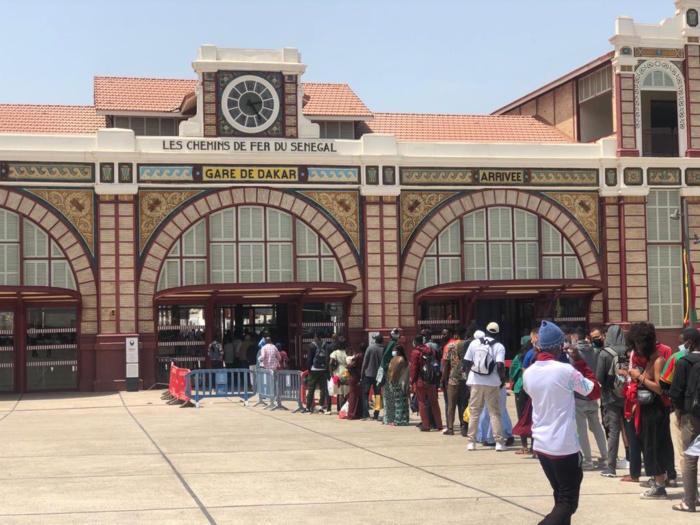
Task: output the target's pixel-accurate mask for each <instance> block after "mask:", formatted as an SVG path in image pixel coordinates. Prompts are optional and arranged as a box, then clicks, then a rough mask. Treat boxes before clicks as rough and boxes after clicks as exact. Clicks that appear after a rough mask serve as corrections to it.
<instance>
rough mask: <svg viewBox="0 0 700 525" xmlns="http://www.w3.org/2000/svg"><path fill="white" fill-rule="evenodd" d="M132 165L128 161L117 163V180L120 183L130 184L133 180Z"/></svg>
mask: <svg viewBox="0 0 700 525" xmlns="http://www.w3.org/2000/svg"><path fill="white" fill-rule="evenodd" d="M133 171H134V165H133V164H131V163H130V162H123V163H122V162H120V163H119V182H120V183H122V184H131V183H132V182H134V174H133Z"/></svg>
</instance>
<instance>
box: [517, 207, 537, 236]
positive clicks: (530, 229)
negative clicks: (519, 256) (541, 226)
mask: <svg viewBox="0 0 700 525" xmlns="http://www.w3.org/2000/svg"><path fill="white" fill-rule="evenodd" d="M515 238H516V240H519V241H535V240H537V216H536V215H535V214H534V213H530V212H528V211H524V210H515Z"/></svg>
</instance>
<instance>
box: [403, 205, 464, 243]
mask: <svg viewBox="0 0 700 525" xmlns="http://www.w3.org/2000/svg"><path fill="white" fill-rule="evenodd" d="M455 195H457V193H456V192H444V193H438V192H432V191H414V192H401V251H402V252H403V250H404V249H405V248H406V244H407V243H408V240H409V239H410V238H411V235H412V234H413V232H414V231H415V230H416V228H417V227H418V225H419V224H420V223H421V222H422V221H423V219H425V218H426V217H427V216H428V215H429V214H430V213H431V212H433V211H434V210H435V209H437V207H438V206H439V205H440V204H442V203H443V202H445V201H446V200H447V199H449V198H450V197H453V196H455Z"/></svg>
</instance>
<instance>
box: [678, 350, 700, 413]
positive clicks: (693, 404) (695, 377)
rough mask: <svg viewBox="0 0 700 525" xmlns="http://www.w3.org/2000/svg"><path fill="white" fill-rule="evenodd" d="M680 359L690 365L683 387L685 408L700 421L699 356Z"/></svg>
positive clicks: (694, 355)
mask: <svg viewBox="0 0 700 525" xmlns="http://www.w3.org/2000/svg"><path fill="white" fill-rule="evenodd" d="M691 356H693V358H692V359H691ZM681 359H687V360H688V362H689V363H690V364H691V365H692V366H691V368H690V372H688V382H687V383H686V387H685V408H686V410H687V411H688V412H689V413H690V414H691V415H692V416H693V417H694V418H696V419H700V355H697V354H690V355H687V356H683V357H682V358H681Z"/></svg>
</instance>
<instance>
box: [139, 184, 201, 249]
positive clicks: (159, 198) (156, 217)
mask: <svg viewBox="0 0 700 525" xmlns="http://www.w3.org/2000/svg"><path fill="white" fill-rule="evenodd" d="M200 193H202V191H197V190H192V191H182V190H141V191H140V192H139V231H140V237H139V252H142V251H143V249H144V248H145V246H146V245H147V244H148V240H149V239H150V238H151V235H153V233H154V232H155V231H156V230H157V229H158V227H159V226H160V225H161V224H162V223H163V221H165V219H166V218H167V217H168V216H169V215H170V214H171V213H172V212H173V211H175V210H176V209H177V208H178V207H179V206H180V205H182V203H184V202H185V201H187V200H189V199H191V198H193V197H196V196H197V195H199V194H200Z"/></svg>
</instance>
